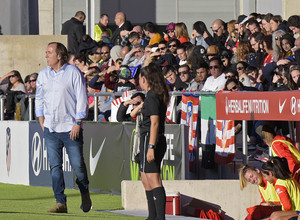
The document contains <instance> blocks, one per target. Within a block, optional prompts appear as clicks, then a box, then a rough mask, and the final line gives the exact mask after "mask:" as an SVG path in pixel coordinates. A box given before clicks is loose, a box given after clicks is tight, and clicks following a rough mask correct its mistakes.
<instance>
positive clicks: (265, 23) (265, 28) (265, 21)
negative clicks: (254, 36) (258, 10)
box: [261, 13, 273, 35]
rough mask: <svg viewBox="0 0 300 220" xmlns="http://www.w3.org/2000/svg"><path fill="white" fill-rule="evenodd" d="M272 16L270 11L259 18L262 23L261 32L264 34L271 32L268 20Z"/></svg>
mask: <svg viewBox="0 0 300 220" xmlns="http://www.w3.org/2000/svg"><path fill="white" fill-rule="evenodd" d="M272 17H273V14H271V13H268V14H266V15H265V16H264V17H263V19H262V20H261V23H262V27H263V30H262V31H263V33H264V34H265V35H269V34H272V32H273V31H272V28H271V24H270V21H271V18H272Z"/></svg>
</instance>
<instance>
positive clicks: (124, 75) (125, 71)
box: [119, 67, 131, 80]
mask: <svg viewBox="0 0 300 220" xmlns="http://www.w3.org/2000/svg"><path fill="white" fill-rule="evenodd" d="M119 77H120V78H121V79H126V80H128V79H131V70H130V69H129V68H126V67H125V68H122V69H121V70H120V73H119Z"/></svg>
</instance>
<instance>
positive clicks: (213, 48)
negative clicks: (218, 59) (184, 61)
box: [206, 45, 220, 55]
mask: <svg viewBox="0 0 300 220" xmlns="http://www.w3.org/2000/svg"><path fill="white" fill-rule="evenodd" d="M219 53H220V49H219V47H218V46H216V45H211V46H209V47H208V48H207V50H206V55H218V54H219Z"/></svg>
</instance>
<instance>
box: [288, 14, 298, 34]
mask: <svg viewBox="0 0 300 220" xmlns="http://www.w3.org/2000/svg"><path fill="white" fill-rule="evenodd" d="M287 25H288V27H289V29H290V30H291V31H292V32H293V34H294V35H296V34H298V37H299V34H300V16H299V15H293V16H291V17H289V19H288V21H287Z"/></svg>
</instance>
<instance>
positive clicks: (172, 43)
mask: <svg viewBox="0 0 300 220" xmlns="http://www.w3.org/2000/svg"><path fill="white" fill-rule="evenodd" d="M179 45H180V41H179V40H177V39H171V40H169V41H168V43H167V47H168V49H169V51H170V52H171V53H172V54H173V55H174V56H176V57H177V48H178V46H179ZM177 58H178V57H177Z"/></svg>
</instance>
